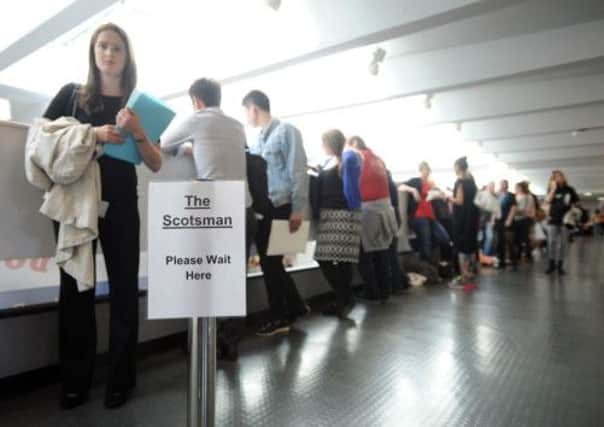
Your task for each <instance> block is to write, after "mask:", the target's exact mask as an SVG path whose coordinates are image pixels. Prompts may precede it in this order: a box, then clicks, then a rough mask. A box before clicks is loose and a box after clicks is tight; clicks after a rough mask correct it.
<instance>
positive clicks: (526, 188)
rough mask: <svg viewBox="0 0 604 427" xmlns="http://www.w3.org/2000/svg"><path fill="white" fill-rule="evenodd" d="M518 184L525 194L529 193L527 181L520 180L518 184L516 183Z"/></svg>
mask: <svg viewBox="0 0 604 427" xmlns="http://www.w3.org/2000/svg"><path fill="white" fill-rule="evenodd" d="M516 185H517V186H518V188H520V191H522V192H523V193H524V194H529V193H530V191H529V183H528V182H526V181H520V182H519V183H518V184H516Z"/></svg>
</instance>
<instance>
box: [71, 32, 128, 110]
mask: <svg viewBox="0 0 604 427" xmlns="http://www.w3.org/2000/svg"><path fill="white" fill-rule="evenodd" d="M103 31H113V32H114V33H116V34H117V35H118V36H119V38H120V39H122V42H123V43H124V47H125V49H126V61H125V65H124V69H123V71H122V82H121V85H122V87H121V89H122V98H123V102H124V104H125V103H126V100H127V99H128V97H130V94H131V93H132V91H133V90H134V88H135V87H136V62H135V61H134V54H133V53H132V47H131V44H130V39H129V38H128V35H127V34H126V32H125V31H124V30H123V29H122V28H121V27H119V26H117V25H116V24H112V23H108V24H103V25H101V26H100V27H98V28H97V29H96V30H94V33H92V37H91V38H90V46H89V47H88V80H87V81H86V84H85V85H84V86H83V87H82V88H80V91H79V95H80V96H79V105H80V107H82V109H83V110H84V111H86V113H88V114H90V113H91V112H93V111H99V110H101V109H102V108H103V103H102V100H101V73H100V71H99V68H98V67H97V65H96V61H95V57H94V47H95V45H96V41H97V39H98V38H99V35H100V34H101V33H102V32H103Z"/></svg>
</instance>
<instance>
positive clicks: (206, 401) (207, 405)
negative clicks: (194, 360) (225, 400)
mask: <svg viewBox="0 0 604 427" xmlns="http://www.w3.org/2000/svg"><path fill="white" fill-rule="evenodd" d="M201 330H202V333H201V336H202V340H201V357H202V361H203V363H202V364H201V402H202V405H201V421H202V425H203V426H204V427H214V425H215V421H216V318H215V317H204V318H203V319H201Z"/></svg>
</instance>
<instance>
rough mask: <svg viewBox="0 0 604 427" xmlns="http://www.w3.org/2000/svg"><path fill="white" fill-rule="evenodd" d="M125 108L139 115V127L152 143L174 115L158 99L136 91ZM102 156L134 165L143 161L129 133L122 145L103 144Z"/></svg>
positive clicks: (136, 144)
mask: <svg viewBox="0 0 604 427" xmlns="http://www.w3.org/2000/svg"><path fill="white" fill-rule="evenodd" d="M126 107H128V108H130V109H131V110H133V111H134V112H136V113H137V114H138V115H139V117H140V120H141V125H142V127H143V129H144V130H145V133H146V134H147V136H148V137H149V139H150V140H151V141H152V142H156V141H158V140H159V137H160V135H161V134H162V133H163V132H164V131H165V130H166V128H167V127H168V125H169V124H170V122H171V121H172V119H173V118H174V115H175V114H176V113H174V111H172V110H171V109H170V108H169V107H168V106H167V105H166V104H164V103H163V102H162V101H160V100H159V99H157V98H155V97H153V96H151V95H149V94H147V93H144V92H139V91H138V90H134V91H133V92H132V95H130V99H128V102H127V104H126ZM103 154H104V155H107V156H109V157H113V158H114V159H120V160H125V161H127V162H130V163H133V164H135V165H138V164H140V162H142V160H143V159H142V157H141V154H140V152H139V151H138V143H137V142H136V141H135V140H134V137H133V136H132V135H131V134H130V133H126V135H125V140H124V142H123V143H122V144H105V146H104V147H103Z"/></svg>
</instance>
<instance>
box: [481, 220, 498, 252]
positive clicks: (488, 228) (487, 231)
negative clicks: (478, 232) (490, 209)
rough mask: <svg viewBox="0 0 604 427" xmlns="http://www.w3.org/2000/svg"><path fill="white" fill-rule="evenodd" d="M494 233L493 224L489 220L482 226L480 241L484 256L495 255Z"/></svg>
mask: <svg viewBox="0 0 604 427" xmlns="http://www.w3.org/2000/svg"><path fill="white" fill-rule="evenodd" d="M494 243H495V233H494V231H493V224H491V223H490V222H489V223H487V224H485V226H484V241H483V243H482V252H483V253H484V254H485V255H486V256H495V245H494Z"/></svg>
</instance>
